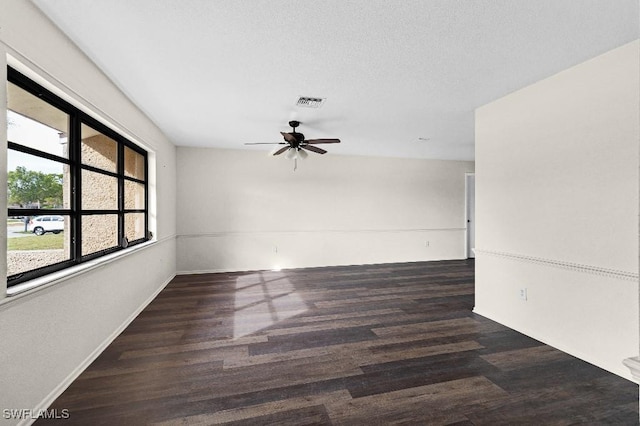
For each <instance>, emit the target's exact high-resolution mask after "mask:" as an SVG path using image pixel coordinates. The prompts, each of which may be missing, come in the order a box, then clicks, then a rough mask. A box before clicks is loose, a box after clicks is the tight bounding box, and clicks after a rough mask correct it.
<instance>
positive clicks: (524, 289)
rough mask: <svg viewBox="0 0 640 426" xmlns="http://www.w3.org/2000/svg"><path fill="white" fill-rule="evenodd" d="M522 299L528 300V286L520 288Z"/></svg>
mask: <svg viewBox="0 0 640 426" xmlns="http://www.w3.org/2000/svg"><path fill="white" fill-rule="evenodd" d="M520 300H524V301H526V300H527V288H526V287H524V288H521V289H520Z"/></svg>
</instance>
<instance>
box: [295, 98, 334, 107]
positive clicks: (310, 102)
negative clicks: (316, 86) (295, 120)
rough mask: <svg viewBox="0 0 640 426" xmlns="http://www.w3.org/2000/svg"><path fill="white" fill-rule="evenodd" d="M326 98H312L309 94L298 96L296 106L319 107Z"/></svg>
mask: <svg viewBox="0 0 640 426" xmlns="http://www.w3.org/2000/svg"><path fill="white" fill-rule="evenodd" d="M325 100H327V98H312V97H311V96H300V98H298V102H296V106H299V107H303V108H320V107H321V106H322V104H324V101H325Z"/></svg>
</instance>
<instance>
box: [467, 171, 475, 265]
mask: <svg viewBox="0 0 640 426" xmlns="http://www.w3.org/2000/svg"><path fill="white" fill-rule="evenodd" d="M464 187H465V197H466V202H465V205H466V211H465V216H466V220H467V223H466V226H467V239H466V240H467V243H466V250H467V258H468V259H469V258H470V259H473V258H475V257H476V253H475V251H474V250H475V248H476V175H475V173H466V174H465V185H464Z"/></svg>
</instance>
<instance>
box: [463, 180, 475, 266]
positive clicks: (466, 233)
mask: <svg viewBox="0 0 640 426" xmlns="http://www.w3.org/2000/svg"><path fill="white" fill-rule="evenodd" d="M470 177H473V182H474V184H473V188H474V191H473V192H474V203H473V204H474V209H473V210H474V211H473V218H472V219H473V224H474V227H473V229H474V241H475V230H476V229H475V219H476V218H475V216H476V215H475V204H476V202H475V193H476V191H475V187H476V186H475V178H476V173H475V172H471V173H465V174H464V258H465V259H470V258H473V259H475V257H476V255H475V253H470V250H469V239H470V238H469V178H470ZM474 248H475V247H474ZM470 254H471V256H470Z"/></svg>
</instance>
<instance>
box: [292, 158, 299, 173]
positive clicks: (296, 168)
mask: <svg viewBox="0 0 640 426" xmlns="http://www.w3.org/2000/svg"><path fill="white" fill-rule="evenodd" d="M296 170H298V159H297V158H294V159H293V171H294V172H295V171H296Z"/></svg>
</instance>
